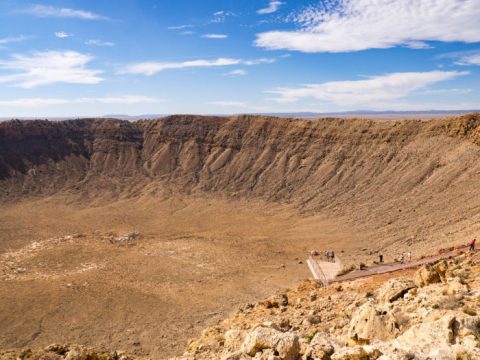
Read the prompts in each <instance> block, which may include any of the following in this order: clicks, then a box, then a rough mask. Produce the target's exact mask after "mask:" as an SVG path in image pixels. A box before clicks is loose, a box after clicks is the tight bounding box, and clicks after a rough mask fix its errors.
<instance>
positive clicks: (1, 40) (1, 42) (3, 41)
mask: <svg viewBox="0 0 480 360" xmlns="http://www.w3.org/2000/svg"><path fill="white" fill-rule="evenodd" d="M27 39H29V36H24V35H20V36H11V37H6V38H0V46H1V45H6V44H10V43H14V42H21V41H24V40H27Z"/></svg>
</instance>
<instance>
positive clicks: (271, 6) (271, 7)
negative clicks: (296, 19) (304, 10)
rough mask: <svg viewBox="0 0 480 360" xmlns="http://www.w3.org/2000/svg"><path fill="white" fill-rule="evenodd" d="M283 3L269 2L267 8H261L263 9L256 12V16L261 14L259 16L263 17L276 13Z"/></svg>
mask: <svg viewBox="0 0 480 360" xmlns="http://www.w3.org/2000/svg"><path fill="white" fill-rule="evenodd" d="M283 4H284V3H283V2H281V1H270V3H269V4H268V6H267V7H266V8H263V9H260V10H258V11H257V14H261V15H264V14H272V13H274V12H276V11H278V9H279V8H280V6H282V5H283Z"/></svg>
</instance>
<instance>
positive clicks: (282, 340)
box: [241, 326, 300, 360]
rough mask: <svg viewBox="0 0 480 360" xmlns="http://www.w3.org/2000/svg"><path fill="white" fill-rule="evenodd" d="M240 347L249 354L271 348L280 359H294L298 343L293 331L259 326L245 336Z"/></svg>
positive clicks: (252, 354)
mask: <svg viewBox="0 0 480 360" xmlns="http://www.w3.org/2000/svg"><path fill="white" fill-rule="evenodd" d="M241 349H242V351H243V352H244V353H245V354H247V355H250V356H255V355H256V354H257V353H258V352H260V351H262V350H266V349H271V350H274V351H276V352H277V353H278V356H280V359H282V360H295V359H296V358H297V356H298V353H299V351H300V344H299V341H298V336H297V335H296V334H294V333H290V332H286V333H284V332H281V331H278V330H276V329H273V328H268V327H263V326H259V327H257V328H256V329H255V330H253V331H252V332H251V333H249V334H248V335H247V336H246V338H245V341H244V342H243V344H242V347H241Z"/></svg>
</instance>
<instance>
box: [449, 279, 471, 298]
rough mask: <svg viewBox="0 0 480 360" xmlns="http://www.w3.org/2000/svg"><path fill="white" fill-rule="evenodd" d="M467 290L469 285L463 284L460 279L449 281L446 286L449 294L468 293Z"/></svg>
mask: <svg viewBox="0 0 480 360" xmlns="http://www.w3.org/2000/svg"><path fill="white" fill-rule="evenodd" d="M467 292H468V286H467V285H466V284H462V283H461V282H460V281H459V280H458V279H455V280H453V281H449V282H448V285H447V288H446V293H447V294H448V295H456V294H466V293H467Z"/></svg>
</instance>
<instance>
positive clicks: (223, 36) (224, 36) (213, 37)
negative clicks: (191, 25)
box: [202, 34, 228, 39]
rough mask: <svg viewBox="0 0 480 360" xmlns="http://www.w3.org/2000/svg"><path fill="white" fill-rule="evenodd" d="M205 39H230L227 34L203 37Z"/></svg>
mask: <svg viewBox="0 0 480 360" xmlns="http://www.w3.org/2000/svg"><path fill="white" fill-rule="evenodd" d="M202 37H203V38H206V39H226V38H228V35H225V34H205V35H202Z"/></svg>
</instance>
